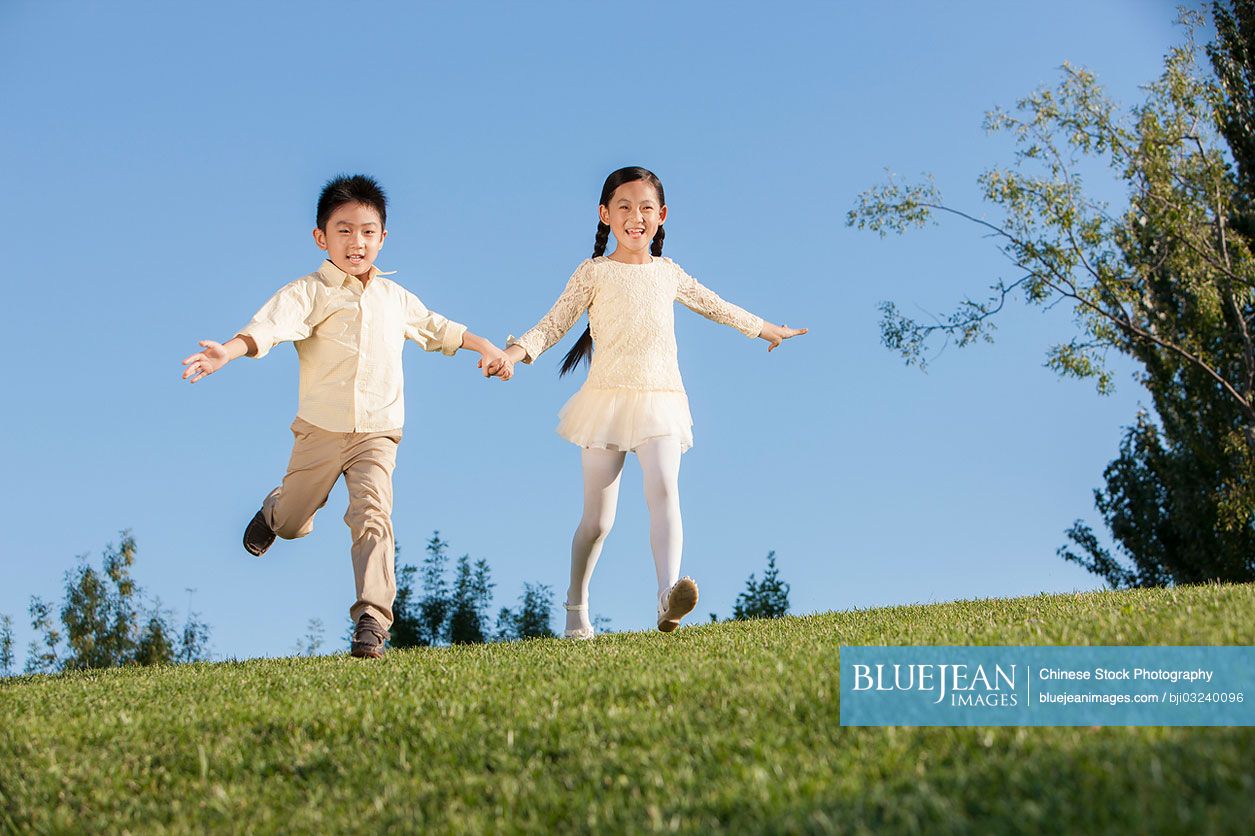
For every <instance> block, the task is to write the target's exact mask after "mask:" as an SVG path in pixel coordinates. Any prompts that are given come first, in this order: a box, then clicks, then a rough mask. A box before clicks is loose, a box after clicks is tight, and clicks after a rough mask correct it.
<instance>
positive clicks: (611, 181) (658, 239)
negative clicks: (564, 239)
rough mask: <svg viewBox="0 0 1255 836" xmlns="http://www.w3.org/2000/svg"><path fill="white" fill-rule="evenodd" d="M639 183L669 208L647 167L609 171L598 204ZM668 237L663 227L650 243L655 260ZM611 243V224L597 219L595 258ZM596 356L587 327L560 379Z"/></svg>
mask: <svg viewBox="0 0 1255 836" xmlns="http://www.w3.org/2000/svg"><path fill="white" fill-rule="evenodd" d="M637 180H644V181H645V182H646V183H648V184H649V185H651V186H653V187H654V189H655V190H656V191H657V192H658V203H659V206H660V207H662V206H666V205H667V196H666V194H665V193H664V192H663V190H662V181H661V180H659V179H658V175H657V174H654V173H653V172H652V171H650V170H649V169H647V168H641V167H640V166H635V165H633V166H628V167H627V168H620V169H618V170H617V171H612V172H610V176H609V177H607V178H606V182H605V183H602V185H601V199H600V200H598V201H597V205H598V207H601V206H609V205H610V198H612V197H614V192H615V190H616V189H618V188H619V187H620V186H622V185H623V184H624V183H634V182H636V181H637ZM666 235H667V233H666V230H664V229H663V228H662V226H661V225H660V226H659V227H658V232H656V233H655V234H654V240H653V241H651V242H650V244H649V252H650V254H651V255H653V256H654V257H655V258H657V257H658V256H660V255H662V239H663V238H665V237H666ZM609 241H610V225H609V224H603V223H602V222H601V219H600V218H598V220H597V237H596V238H595V239H593V258H597V257H598V256H601V255H605V254H606V244H607V243H608V242H609ZM592 356H593V331H592V328H591V327H585V328H584V333H583V334H581V335H580V338H579V339H578V340H576V341H575V345H573V346H571V350H570V351H568V352H567V353H566V356H565V357H563V358H562V365H561V366H560V367H559V368H558V377H562V376H563V375H565V374H567V373H568V372H571V371H573V370H574V369H575V367H576V366H578V365H579V364H580V361H581V360H584V361H587V360H589V359H590V358H591V357H592Z"/></svg>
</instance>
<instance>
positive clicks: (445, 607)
mask: <svg viewBox="0 0 1255 836" xmlns="http://www.w3.org/2000/svg"><path fill="white" fill-rule="evenodd" d="M448 550H449V543H448V542H447V541H445V540H441V539H440V532H439V531H433V532H432V533H431V539H430V540H428V541H427V556H426V557H425V558H424V559H423V569H422V579H423V597H422V599H421V600H420V601H419V602H418V620H419V637H418V639H419V640H418V642H417V643H418V644H422V645H436V644H440V643H441V642H442V641H443V640H444V639H445V636H446V632H447V630H446V622H447V621H448V620H449V612H450V606H451V604H450V596H449V584H448V582H447V581H446V580H445V576H444V574H445V568H446V567H447V566H448V563H449V557H448Z"/></svg>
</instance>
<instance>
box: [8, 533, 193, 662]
mask: <svg viewBox="0 0 1255 836" xmlns="http://www.w3.org/2000/svg"><path fill="white" fill-rule="evenodd" d="M135 555H136V544H135V538H134V537H132V536H131V534H130V532H129V531H123V532H122V533H121V541H120V542H119V544H118V545H117V546H116V547H115V546H114V545H113V544H112V543H111V544H109V545H108V546H106V547H105V551H104V555H103V559H102V565H101V569H99V570H97V569H96V568H95V567H94V566H92V565H91V564H90V563H89V562H88V561H87V559H86V557H82V558H80V560H79V564H78V566H77V567H76V568H74V569H72V570H70V571H68V572H66V573H65V596H64V598H63V600H62V603H61V607H60V616H61V624H62V626H63V627H64V633H62V631H61V629H59V628H58V627H57V624H56V621H55V620H54V617H53V612H54V609H53V606H52V605H51V604H48V603H46V602H44V601H43V600H42V599H41V598H39V597H32V598H31V604H30V616H31V626H32V627H33V628H34V630H35V632H36V634H37V635H38V636H39V639H38V640H37V641H32V642H31V645H30V649H29V651H28V653H27V659H26V670H27V672H29V673H51V672H55V671H58V670H74V669H84V668H108V667H120V666H122V665H132V664H138V665H155V664H173V663H174V662H178V661H185V662H190V661H195V660H198V659H203V658H207V657H208V638H209V627H208V625H207V624H205V623H204V622H203V621H201V620H200V617H199V614H197V613H195V612H192V611H191V602H190V599H189V603H188V607H189V612H188V617H187V621H186V622H185V624H184V627H183V630H182V631H181V632H180V633H179V634H177V635H175V633H174V631H173V630H172V628H171V627H170V623H171V615H170V613H169V612H168V611H166V610H164V609H163V608H162V606H161V602H160V601H159V600H155V601H153V603H152V604H151V605H150V606H148V607H146V608H144V607H141V606H140V603H139V600H140V596H141V590H140V589H139V587H138V586H137V585H136V583H135V581H134V579H133V578H132V577H131V567H132V566H133V565H134V563H135ZM63 638H64V648H63V647H62V639H63Z"/></svg>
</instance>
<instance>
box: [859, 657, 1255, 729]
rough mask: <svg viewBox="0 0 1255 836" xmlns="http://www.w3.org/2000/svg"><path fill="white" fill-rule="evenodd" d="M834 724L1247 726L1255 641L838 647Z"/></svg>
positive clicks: (1254, 681) (1254, 694)
mask: <svg viewBox="0 0 1255 836" xmlns="http://www.w3.org/2000/svg"><path fill="white" fill-rule="evenodd" d="M840 657H841V707H840V714H841V725H843V726H1250V725H1255V647H1251V646H1225V647H1218V646H1191V647H1182V646H1130V647H1109V646H1098V647H1035V646H994V647H945V646H942V647H938V646H928V647H924V646H912V647H881V646H843V647H841V648H840Z"/></svg>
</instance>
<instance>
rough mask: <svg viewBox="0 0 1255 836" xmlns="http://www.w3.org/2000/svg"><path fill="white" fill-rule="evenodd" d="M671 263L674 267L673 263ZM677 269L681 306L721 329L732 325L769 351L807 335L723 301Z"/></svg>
mask: <svg viewBox="0 0 1255 836" xmlns="http://www.w3.org/2000/svg"><path fill="white" fill-rule="evenodd" d="M672 263H673V264H674V262H672ZM675 269H676V270H677V271H679V274H680V285H679V289H678V290H677V291H676V297H675V298H676V299H678V300H679V301H680V304H682V305H684V307H686V308H688V309H689V310H691V311H693V312H694V313H699V314H701V315H702V316H704V317H706V318H707V319H709V320H712V321H714V322H718V323H720V324H722V325H730V326H731V327H733V328H735V329H737V330H738V331H740V332H741V333H742V334H744V335H745V336H747V337H750V338H753V337H761V338H763V339H764V340H766V341H767V342H769V343H771V345H770V346H768V347H767V350H768V351H771V350H772V349H774V348H775V347H776V346H778V345H780V343H782V342H784V341H785V340H787V339H788V338H789V337H796V336H798V335H799V334H805V333H806V331H807V329H805V328H790V327H789V326H787V325H775V324H773V323H770V322H768V321H767V320H765V319H763V318H762V317H761V316H755V315H754V314H752V313H750V312H749V311H747V310H745V309H744V308H741V307H738V306H736V305H734V304H732V303H731V302H728V301H725V300H724V299H721V298H720V297H719V294H717V293H715V292H714V291H713V290H711V289H710V288H708V287H706V286H704V285H703V284H702V283H701V282H699V281H698V280H697V279H695V278H693V277H692V276H690V275H689V274H688V273H686V272H684V270H683V269H681V268H680V266H679V265H678V264H676V265H675Z"/></svg>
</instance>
